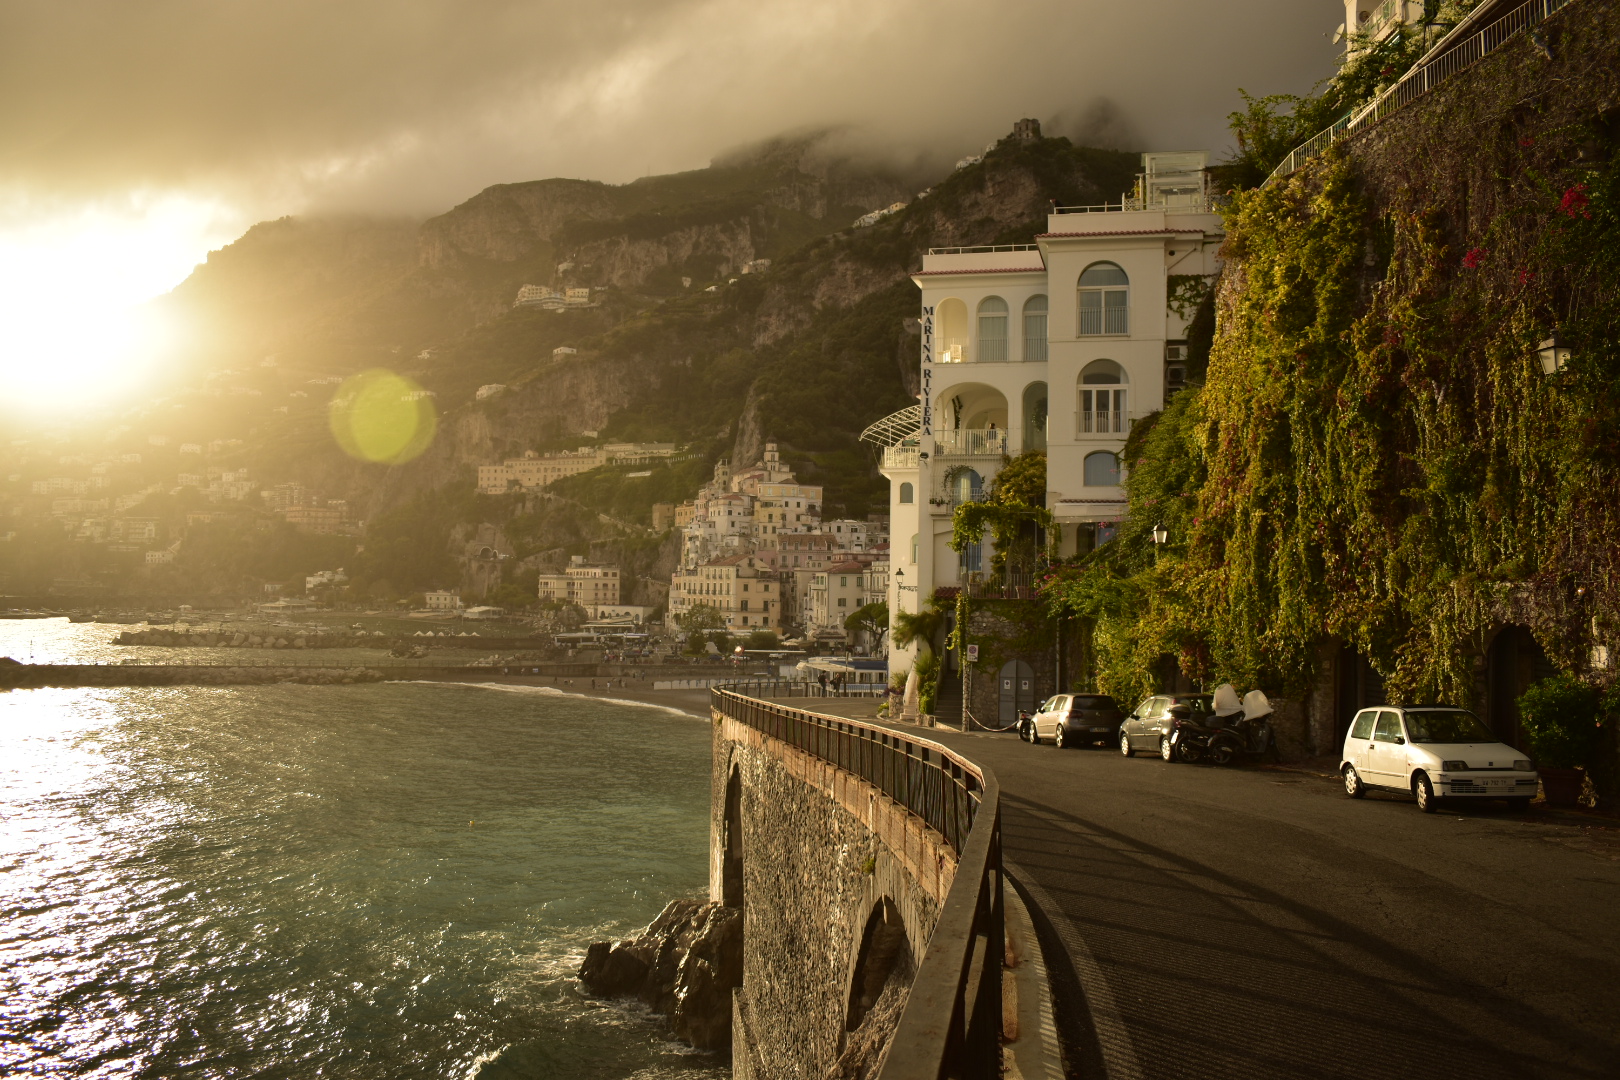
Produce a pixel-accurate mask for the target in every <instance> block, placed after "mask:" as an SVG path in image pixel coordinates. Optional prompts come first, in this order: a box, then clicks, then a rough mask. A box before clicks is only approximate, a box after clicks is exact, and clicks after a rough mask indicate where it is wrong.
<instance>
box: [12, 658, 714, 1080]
mask: <svg viewBox="0 0 1620 1080" xmlns="http://www.w3.org/2000/svg"><path fill="white" fill-rule="evenodd" d="M14 628H15V629H22V628H21V627H20V626H16V627H14ZM8 629H9V628H8ZM75 629H76V628H75ZM99 629H100V630H101V631H102V632H103V633H104V632H105V628H99ZM708 740H709V736H708V730H707V725H705V724H704V723H702V722H701V721H699V720H695V719H692V718H688V717H684V716H681V715H678V714H674V713H671V712H668V711H665V710H660V709H653V708H646V707H636V706H628V705H615V704H610V703H604V702H599V701H590V700H584V699H579V698H573V697H567V696H564V695H561V694H557V693H556V692H554V691H549V690H545V689H529V688H497V687H487V686H485V687H480V686H471V685H444V684H427V683H411V684H398V683H396V684H383V685H370V686H355V687H342V686H338V687H307V686H264V687H234V688H232V687H225V688H158V689H135V690H115V689H84V690H32V691H14V692H11V693H7V694H0V1075H5V1076H50V1077H57V1076H61V1077H68V1076H72V1077H81V1076H83V1077H90V1076H94V1077H125V1076H128V1077H154V1078H157V1077H162V1078H171V1077H176V1078H178V1077H245V1076H254V1077H389V1078H396V1077H453V1078H462V1077H478V1078H481V1080H495V1078H501V1080H505V1078H518V1077H547V1078H550V1077H558V1078H564V1077H566V1078H574V1077H579V1078H598V1077H600V1078H604V1080H605V1078H616V1077H645V1078H652V1077H677V1076H679V1077H683V1078H687V1080H708V1078H710V1077H718V1076H721V1075H724V1071H723V1070H722V1069H720V1068H719V1067H718V1065H717V1063H716V1062H715V1060H714V1059H713V1058H709V1057H704V1056H701V1055H695V1054H691V1053H688V1052H685V1051H684V1050H683V1049H682V1048H681V1047H679V1046H677V1045H675V1044H673V1043H671V1042H669V1041H667V1039H666V1038H665V1036H664V1034H663V1029H662V1028H661V1027H660V1025H659V1023H658V1022H657V1021H656V1020H654V1019H651V1018H648V1017H645V1016H642V1015H638V1014H637V1013H635V1012H634V1011H633V1010H630V1009H627V1008H625V1007H623V1006H620V1005H616V1004H602V1003H597V1002H593V1001H590V1000H589V999H587V998H585V997H583V996H582V995H581V993H580V992H579V990H578V988H577V985H576V983H575V981H574V979H573V977H572V976H573V972H574V970H575V969H576V968H577V965H578V962H579V959H580V957H581V955H582V954H583V951H584V948H585V946H586V945H587V944H589V943H590V942H591V941H593V940H599V939H604V938H607V937H612V936H616V935H622V934H624V933H625V932H627V931H629V930H631V929H633V928H635V927H637V926H640V925H642V924H645V923H646V922H647V921H649V920H650V919H651V918H652V917H653V916H654V915H655V914H657V912H658V910H659V909H660V908H661V907H662V906H663V905H664V904H665V903H666V902H667V901H668V900H670V899H672V898H674V897H677V896H683V895H693V894H696V893H700V892H702V890H703V888H704V884H705V880H706V866H707V854H706V852H707V840H708V836H707V811H708V775H709V763H708V759H709V741H708Z"/></svg>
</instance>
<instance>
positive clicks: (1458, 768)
mask: <svg viewBox="0 0 1620 1080" xmlns="http://www.w3.org/2000/svg"><path fill="white" fill-rule="evenodd" d="M1440 771H1441V772H1467V771H1468V762H1466V761H1446V762H1442V763H1441V765H1440Z"/></svg>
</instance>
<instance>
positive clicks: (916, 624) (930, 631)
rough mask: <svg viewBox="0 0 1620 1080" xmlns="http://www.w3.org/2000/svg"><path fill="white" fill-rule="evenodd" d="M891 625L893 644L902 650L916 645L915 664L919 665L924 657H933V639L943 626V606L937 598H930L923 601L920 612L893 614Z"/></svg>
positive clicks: (898, 612)
mask: <svg viewBox="0 0 1620 1080" xmlns="http://www.w3.org/2000/svg"><path fill="white" fill-rule="evenodd" d="M892 623H893V626H894V643H895V644H896V645H899V646H900V647H902V648H906V647H909V646H910V645H911V644H913V643H916V645H917V646H918V654H917V662H918V663H919V664H921V663H922V658H923V657H924V656H933V655H934V639H935V638H937V637H938V636H939V631H940V629H941V628H942V627H943V626H944V625H945V606H944V604H943V603H942V602H941V601H940V599H939V597H937V596H930V597H928V599H926V600H924V601H923V605H922V610H921V611H897V612H895V613H894V616H893V619H892Z"/></svg>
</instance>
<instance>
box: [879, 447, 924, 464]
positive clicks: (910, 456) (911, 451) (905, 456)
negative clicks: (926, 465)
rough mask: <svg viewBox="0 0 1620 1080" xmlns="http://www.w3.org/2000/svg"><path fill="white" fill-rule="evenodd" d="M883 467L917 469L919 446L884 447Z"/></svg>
mask: <svg viewBox="0 0 1620 1080" xmlns="http://www.w3.org/2000/svg"><path fill="white" fill-rule="evenodd" d="M883 467H884V468H885V469H915V468H916V467H917V448H916V447H915V446H886V447H884V448H883Z"/></svg>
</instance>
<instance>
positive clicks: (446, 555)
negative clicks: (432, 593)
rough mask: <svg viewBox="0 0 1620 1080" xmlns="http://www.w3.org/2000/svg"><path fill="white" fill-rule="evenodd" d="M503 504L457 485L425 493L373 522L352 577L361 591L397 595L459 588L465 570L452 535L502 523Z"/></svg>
mask: <svg viewBox="0 0 1620 1080" xmlns="http://www.w3.org/2000/svg"><path fill="white" fill-rule="evenodd" d="M500 505H501V501H500V500H497V499H495V498H492V497H490V496H484V495H477V494H475V493H473V492H472V491H470V490H469V489H468V488H467V487H466V485H464V484H460V483H454V482H452V483H450V484H446V485H445V486H444V487H442V488H437V489H434V490H430V491H424V492H420V493H418V494H417V495H416V496H415V497H414V498H412V499H411V500H409V501H408V502H405V503H403V504H401V505H400V506H398V507H396V508H394V509H393V510H390V511H388V512H387V513H385V514H381V515H379V516H378V517H377V518H375V519H374V520H372V521H371V522H369V523H368V524H367V527H366V541H365V544H364V546H363V547H362V548H361V549H360V552H359V554H358V555H356V557H355V560H354V561H355V565H354V567H353V568H352V569H351V570H350V573H349V576H350V578H351V579H353V580H354V583H355V585H356V587H358V588H361V589H365V588H367V586H369V585H370V584H371V583H380V584H386V585H387V587H388V589H389V590H390V591H391V592H393V593H394V594H399V593H407V592H417V591H421V590H427V589H440V588H446V587H450V586H453V585H455V584H456V582H458V581H459V580H460V578H461V572H460V570H459V569H458V568H457V566H456V562H455V560H454V559H453V558H451V556H450V534H451V532H452V531H453V530H454V529H455V527H456V526H457V525H458V524H460V523H461V522H465V521H489V520H492V519H498V516H499V507H500Z"/></svg>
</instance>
